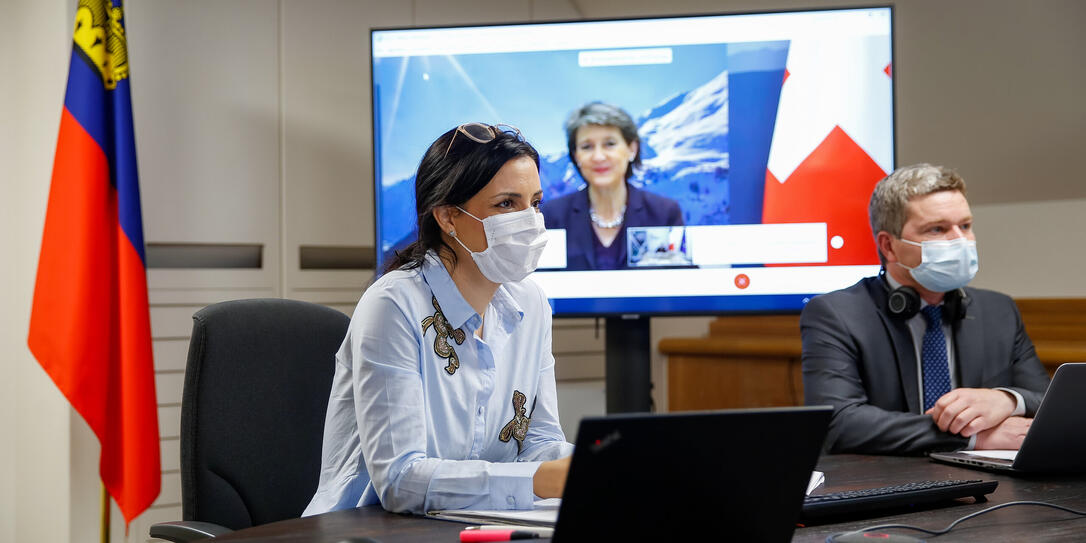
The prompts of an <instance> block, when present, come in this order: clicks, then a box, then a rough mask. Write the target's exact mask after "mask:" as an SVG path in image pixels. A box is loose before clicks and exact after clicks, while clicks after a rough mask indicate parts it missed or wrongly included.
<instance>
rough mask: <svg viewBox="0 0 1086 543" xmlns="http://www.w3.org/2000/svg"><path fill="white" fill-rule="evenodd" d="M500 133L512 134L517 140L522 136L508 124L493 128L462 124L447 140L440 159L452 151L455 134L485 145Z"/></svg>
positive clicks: (482, 125) (483, 125) (478, 124)
mask: <svg viewBox="0 0 1086 543" xmlns="http://www.w3.org/2000/svg"><path fill="white" fill-rule="evenodd" d="M502 132H505V133H507V134H513V135H515V136H516V137H517V139H523V136H521V134H520V129H519V128H517V127H515V126H510V125H508V124H496V125H493V126H492V125H489V124H483V123H465V124H462V125H460V126H458V127H456V131H455V132H453V135H452V138H450V139H449V146H448V147H446V148H445V154H444V155H441V158H442V160H444V159H445V158H446V157H448V156H449V150H450V149H452V146H453V142H454V141H456V135H457V134H463V135H464V136H465V137H467V138H468V139H470V140H472V141H474V142H476V143H487V142H490V141H493V140H494V138H496V137H498V134H500V133H502Z"/></svg>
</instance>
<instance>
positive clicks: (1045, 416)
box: [929, 363, 1086, 473]
mask: <svg viewBox="0 0 1086 543" xmlns="http://www.w3.org/2000/svg"><path fill="white" fill-rule="evenodd" d="M929 456H930V457H931V458H932V460H938V461H940V462H947V463H951V464H961V465H964V466H966V467H974V468H982V469H990V470H999V471H1012V472H1019V473H1082V472H1086V363H1074V364H1063V365H1061V366H1060V367H1059V368H1057V369H1056V375H1055V376H1053V378H1052V384H1050V385H1049V386H1048V392H1046V393H1045V397H1044V399H1043V400H1042V401H1041V406H1040V407H1039V408H1037V415H1036V416H1034V418H1033V424H1032V425H1030V427H1029V431H1028V432H1026V439H1025V440H1024V441H1023V442H1022V448H1021V449H1019V450H1018V451H958V452H944V453H931V454H930V455H929Z"/></svg>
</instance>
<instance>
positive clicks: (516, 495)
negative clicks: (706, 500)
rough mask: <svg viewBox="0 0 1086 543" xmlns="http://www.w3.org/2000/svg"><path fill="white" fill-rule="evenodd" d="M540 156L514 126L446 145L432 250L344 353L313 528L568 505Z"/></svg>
mask: <svg viewBox="0 0 1086 543" xmlns="http://www.w3.org/2000/svg"><path fill="white" fill-rule="evenodd" d="M541 197H542V191H541V189H540V182H539V155H538V154H537V153H536V151H535V149H533V148H532V146H531V145H529V144H528V143H527V142H526V141H524V139H523V138H522V137H521V136H520V133H519V131H517V130H516V129H514V128H511V127H505V126H497V127H494V126H489V125H484V124H478V123H471V124H467V125H462V126H460V127H457V128H456V129H453V130H450V131H448V132H446V133H445V134H443V135H442V136H441V137H439V138H438V139H437V141H435V142H434V143H433V144H431V145H430V148H429V149H428V150H427V151H426V154H425V155H424V156H423V158H422V162H421V163H420V164H419V168H418V172H417V174H416V177H415V201H416V211H417V214H418V215H417V216H418V232H419V237H418V241H416V242H415V243H413V244H411V245H410V246H408V247H407V248H406V249H405V250H404V251H402V252H400V253H398V254H397V256H396V258H395V259H394V261H393V262H392V263H391V265H389V267H388V269H387V273H385V275H384V276H383V277H381V278H380V279H378V280H377V281H376V282H374V284H373V285H372V286H370V287H369V288H368V289H367V290H366V292H365V293H364V294H363V296H362V299H361V300H360V301H359V302H358V306H357V308H356V309H355V311H354V315H353V316H352V318H351V324H350V328H349V329H348V332H347V337H346V338H345V339H344V341H343V345H342V346H341V347H340V350H339V352H338V353H337V354H336V362H337V364H336V373H335V378H334V380H333V383H332V392H331V397H330V399H329V402H328V415H327V419H326V422H325V428H324V449H323V459H322V466H321V473H320V483H319V486H318V488H317V492H316V494H315V495H314V497H313V499H312V501H311V502H310V504H309V507H308V508H306V511H305V513H304V514H305V515H312V514H317V513H322V512H326V511H334V510H338V509H345V508H351V507H357V506H360V505H368V504H376V503H380V504H381V505H382V506H383V507H384V508H385V509H387V510H389V511H394V512H405V511H409V512H413V513H424V512H426V511H428V510H434V509H530V508H531V507H532V503H533V501H534V500H535V499H537V498H548V497H557V496H560V495H561V492H562V489H563V487H564V485H565V477H566V472H567V470H568V466H569V458H568V456H569V454H570V453H571V452H572V449H573V446H572V445H570V444H569V443H567V442H566V441H565V436H564V435H563V433H562V428H561V427H560V426H559V424H558V405H557V398H556V395H555V384H554V358H553V356H552V355H551V316H550V315H551V313H550V309H549V307H548V304H547V299H546V296H545V295H544V294H543V292H542V290H541V289H540V288H539V287H538V286H537V285H536V284H535V283H533V282H531V281H528V280H526V279H525V278H526V277H527V276H528V274H530V273H531V272H532V271H533V269H534V268H535V265H536V262H537V261H538V259H539V255H540V253H541V252H542V250H543V246H544V245H545V244H546V231H545V229H544V227H543V218H542V215H540V213H539V202H540V199H541Z"/></svg>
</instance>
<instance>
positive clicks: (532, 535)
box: [460, 528, 540, 543]
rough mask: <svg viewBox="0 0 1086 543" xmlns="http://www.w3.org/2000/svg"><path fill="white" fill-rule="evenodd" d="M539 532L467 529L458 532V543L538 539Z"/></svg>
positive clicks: (510, 529) (509, 529) (507, 529)
mask: <svg viewBox="0 0 1086 543" xmlns="http://www.w3.org/2000/svg"><path fill="white" fill-rule="evenodd" d="M539 537H540V534H539V532H537V531H530V530H515V529H512V528H506V529H500V528H499V529H493V528H489V529H486V530H480V529H477V528H467V529H464V530H461V531H460V543H486V542H488V541H512V540H514V539H538V538H539Z"/></svg>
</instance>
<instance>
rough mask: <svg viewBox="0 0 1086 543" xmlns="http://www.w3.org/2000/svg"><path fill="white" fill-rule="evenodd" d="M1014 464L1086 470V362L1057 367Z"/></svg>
mask: <svg viewBox="0 0 1086 543" xmlns="http://www.w3.org/2000/svg"><path fill="white" fill-rule="evenodd" d="M1013 466H1014V469H1015V470H1018V471H1028V472H1050V473H1059V472H1086V363H1082V362H1079V363H1069V364H1062V365H1060V367H1058V368H1056V374H1055V375H1054V376H1053V378H1052V383H1051V384H1050V385H1048V391H1047V392H1045V397H1044V399H1043V400H1041V405H1040V407H1038V408H1037V414H1036V415H1035V416H1034V418H1033V424H1031V425H1030V427H1029V431H1028V432H1027V433H1026V438H1025V440H1024V441H1023V442H1022V447H1021V448H1020V449H1019V450H1018V455H1017V456H1015V459H1014V465H1013Z"/></svg>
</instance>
